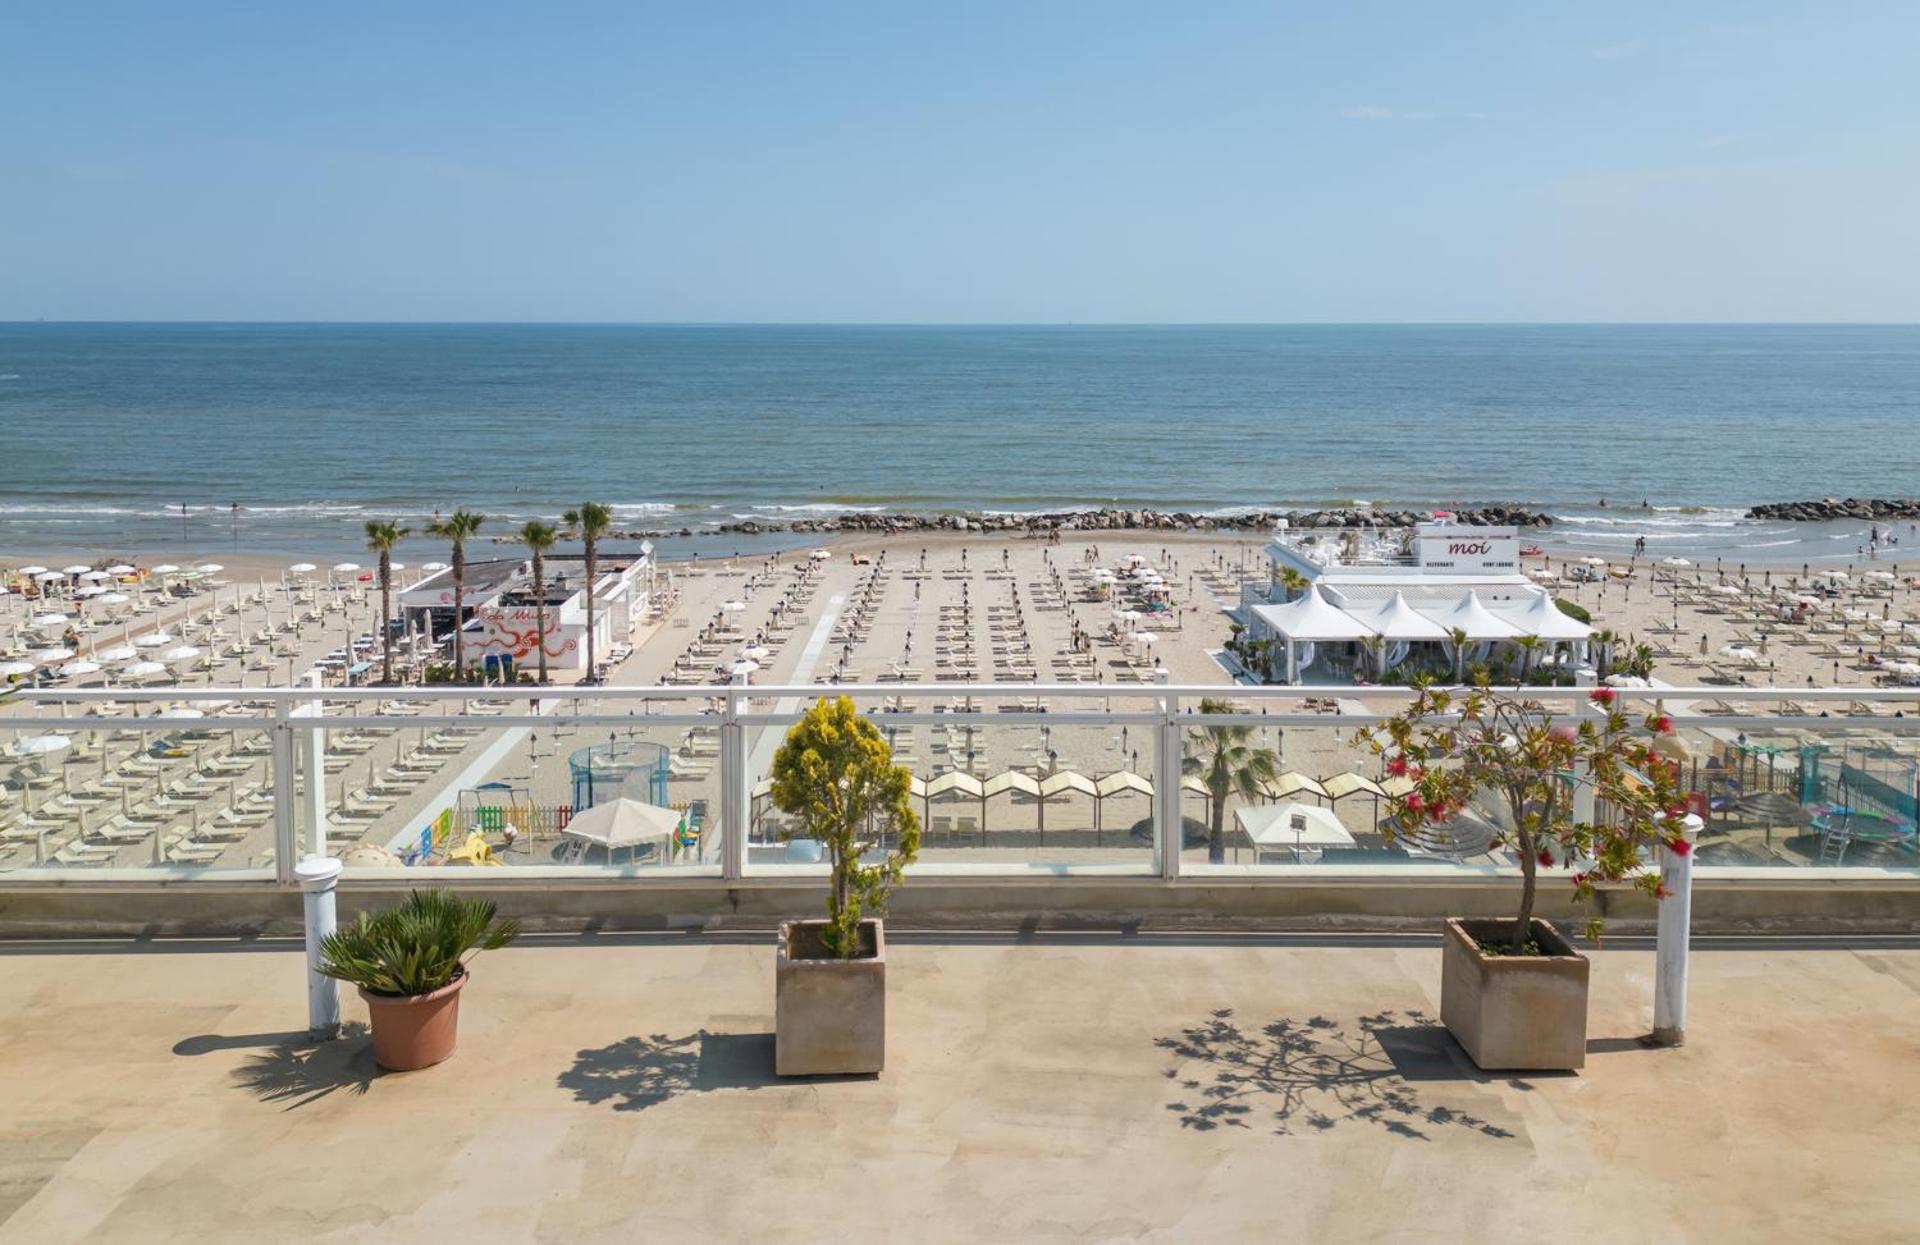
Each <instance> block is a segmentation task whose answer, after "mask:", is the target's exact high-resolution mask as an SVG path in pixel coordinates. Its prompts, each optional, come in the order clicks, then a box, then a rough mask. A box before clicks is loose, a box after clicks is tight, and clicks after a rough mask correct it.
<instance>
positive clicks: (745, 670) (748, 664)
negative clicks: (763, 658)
mask: <svg viewBox="0 0 1920 1245" xmlns="http://www.w3.org/2000/svg"><path fill="white" fill-rule="evenodd" d="M759 668H760V663H759V662H757V661H736V662H734V663H733V674H734V677H735V678H738V677H740V676H742V675H748V674H752V673H753V672H754V671H756V670H758V669H759Z"/></svg>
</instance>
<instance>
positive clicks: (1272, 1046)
mask: <svg viewBox="0 0 1920 1245" xmlns="http://www.w3.org/2000/svg"><path fill="white" fill-rule="evenodd" d="M1403 1020H1404V1021H1405V1022H1408V1023H1404V1024H1403V1023H1397V1022H1400V1021H1403ZM1154 1045H1156V1046H1158V1047H1160V1048H1161V1049H1162V1050H1165V1051H1168V1052H1170V1053H1171V1054H1172V1055H1173V1056H1174V1057H1175V1058H1176V1059H1177V1060H1178V1062H1177V1063H1176V1064H1175V1065H1174V1066H1173V1067H1170V1068H1168V1069H1167V1070H1166V1074H1165V1075H1166V1077H1167V1079H1168V1080H1169V1081H1171V1082H1172V1083H1173V1085H1174V1086H1175V1088H1176V1090H1177V1091H1178V1097H1177V1099H1176V1100H1175V1101H1173V1102H1169V1103H1168V1104H1167V1110H1169V1111H1172V1112H1174V1113H1175V1114H1177V1115H1178V1116H1179V1119H1180V1125H1181V1127H1183V1128H1192V1129H1197V1130H1200V1131H1209V1130H1212V1129H1216V1128H1245V1129H1252V1128H1254V1127H1256V1126H1264V1125H1266V1124H1268V1123H1271V1125H1272V1129H1273V1132H1274V1133H1276V1134H1279V1135H1288V1134H1292V1133H1295V1132H1297V1131H1300V1130H1302V1129H1305V1130H1307V1131H1310V1132H1327V1131H1330V1130H1331V1129H1334V1128H1336V1127H1338V1126H1339V1125H1341V1124H1343V1123H1349V1122H1354V1123H1362V1124H1369V1125H1372V1126H1374V1127H1377V1128H1382V1129H1385V1130H1386V1131H1387V1132H1388V1133H1391V1134H1393V1135H1394V1136H1397V1137H1402V1138H1405V1139H1406V1140H1409V1141H1432V1140H1433V1139H1434V1137H1435V1136H1436V1134H1438V1133H1439V1132H1440V1131H1441V1130H1443V1129H1463V1130H1466V1131H1469V1132H1475V1133H1479V1134H1481V1135H1483V1136H1486V1137H1493V1138H1500V1139H1505V1138H1511V1137H1514V1136H1516V1134H1515V1133H1514V1132H1513V1131H1512V1130H1511V1129H1508V1128H1505V1127H1503V1126H1501V1125H1500V1124H1497V1123H1494V1122H1493V1121H1491V1120H1487V1119H1483V1118H1481V1117H1480V1116H1478V1115H1474V1114H1472V1113H1471V1112H1468V1111H1464V1110H1461V1109H1459V1108H1457V1107H1452V1106H1445V1105H1438V1104H1429V1103H1427V1102H1425V1101H1423V1100H1422V1098H1421V1096H1420V1091H1419V1089H1417V1088H1416V1086H1418V1085H1419V1084H1421V1083H1423V1082H1424V1083H1432V1082H1437V1081H1456V1082H1457V1081H1470V1082H1478V1083H1481V1084H1485V1083H1487V1082H1488V1081H1490V1080H1492V1079H1494V1078H1489V1077H1487V1076H1486V1075H1485V1074H1484V1073H1481V1072H1480V1071H1479V1070H1478V1069H1476V1068H1474V1067H1473V1066H1472V1065H1471V1064H1470V1063H1468V1062H1466V1060H1465V1059H1464V1057H1463V1056H1461V1055H1460V1054H1459V1053H1458V1051H1457V1048H1455V1046H1454V1044H1453V1041H1452V1039H1451V1038H1449V1037H1448V1036H1447V1034H1446V1030H1445V1029H1443V1028H1441V1027H1440V1026H1439V1025H1436V1024H1434V1023H1433V1022H1432V1021H1431V1020H1429V1019H1428V1018H1427V1017H1426V1016H1425V1015H1423V1014H1422V1013H1420V1012H1407V1013H1405V1015H1404V1016H1397V1015H1395V1013H1393V1012H1390V1011H1388V1012H1379V1013H1376V1014H1375V1015H1371V1016H1362V1017H1360V1018H1359V1019H1358V1020H1357V1021H1355V1022H1354V1023H1353V1024H1352V1025H1343V1024H1340V1023H1338V1022H1336V1021H1334V1020H1330V1019H1328V1018H1327V1017H1325V1016H1314V1017H1312V1018H1310V1019H1308V1020H1305V1021H1295V1020H1292V1019H1289V1018H1285V1017H1283V1018H1281V1019H1279V1020H1276V1021H1273V1022H1272V1023H1270V1024H1267V1025H1263V1026H1261V1027H1260V1028H1258V1029H1256V1030H1251V1031H1250V1030H1248V1029H1246V1028H1243V1027H1242V1026H1241V1025H1239V1024H1237V1023H1235V1021H1234V1019H1233V1012H1232V1010H1231V1009H1223V1010H1220V1011H1216V1012H1214V1013H1212V1015H1211V1017H1210V1018H1209V1019H1208V1020H1207V1022H1206V1023H1204V1024H1200V1025H1195V1026H1192V1027H1190V1028H1186V1029H1182V1030H1181V1031H1180V1033H1179V1034H1178V1035H1177V1036H1174V1037H1161V1038H1155V1039H1154ZM1507 1083H1508V1084H1511V1085H1513V1086H1514V1087H1516V1088H1521V1089H1525V1088H1528V1086H1527V1085H1526V1083H1525V1082H1517V1081H1509V1082H1507Z"/></svg>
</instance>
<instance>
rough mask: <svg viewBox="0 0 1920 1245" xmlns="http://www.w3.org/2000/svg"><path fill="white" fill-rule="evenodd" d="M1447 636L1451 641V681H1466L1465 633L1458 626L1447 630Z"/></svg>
mask: <svg viewBox="0 0 1920 1245" xmlns="http://www.w3.org/2000/svg"><path fill="white" fill-rule="evenodd" d="M1447 638H1448V639H1449V640H1452V641H1453V681H1454V682H1455V683H1465V682H1466V681H1467V633H1466V631H1465V630H1464V629H1462V628H1460V627H1455V628H1453V629H1452V630H1450V631H1448V632H1447Z"/></svg>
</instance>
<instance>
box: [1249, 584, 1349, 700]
mask: <svg viewBox="0 0 1920 1245" xmlns="http://www.w3.org/2000/svg"><path fill="white" fill-rule="evenodd" d="M1253 616H1254V617H1255V618H1256V619H1258V620H1259V621H1260V623H1261V624H1262V625H1263V626H1264V627H1265V628H1266V629H1268V630H1270V631H1271V632H1273V634H1275V635H1277V636H1279V637H1280V638H1281V640H1282V641H1284V642H1285V644H1286V648H1287V682H1289V683H1298V682H1299V681H1300V668H1301V667H1302V666H1310V665H1312V664H1313V658H1314V647H1313V646H1314V645H1315V644H1320V643H1335V644H1338V643H1352V642H1354V641H1358V640H1364V639H1366V638H1367V637H1369V636H1371V635H1373V634H1374V631H1373V629H1372V628H1371V627H1369V626H1367V625H1366V624H1365V623H1363V622H1361V621H1360V620H1359V619H1358V618H1356V617H1354V616H1353V615H1352V614H1349V613H1347V612H1346V611H1345V610H1343V609H1341V608H1340V607H1339V606H1337V605H1335V604H1334V603H1333V602H1331V601H1329V600H1327V597H1326V592H1325V590H1324V589H1322V588H1321V587H1320V586H1319V585H1318V584H1316V585H1314V586H1313V587H1310V588H1308V589H1307V590H1306V592H1304V593H1302V594H1301V595H1300V596H1299V597H1298V598H1297V599H1296V600H1292V601H1288V602H1287V603H1286V604H1285V605H1256V606H1254V607H1253Z"/></svg>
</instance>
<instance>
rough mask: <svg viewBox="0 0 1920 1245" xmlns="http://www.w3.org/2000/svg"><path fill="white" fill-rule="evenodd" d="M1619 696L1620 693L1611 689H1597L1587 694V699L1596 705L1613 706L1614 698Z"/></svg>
mask: <svg viewBox="0 0 1920 1245" xmlns="http://www.w3.org/2000/svg"><path fill="white" fill-rule="evenodd" d="M1618 695H1619V693H1618V692H1616V691H1614V690H1613V689H1612V688H1610V687H1596V688H1594V689H1593V690H1592V691H1590V692H1588V693H1587V699H1588V700H1591V701H1592V702H1593V703H1594V704H1596V705H1611V704H1612V703H1613V699H1614V697H1615V696H1618Z"/></svg>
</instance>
